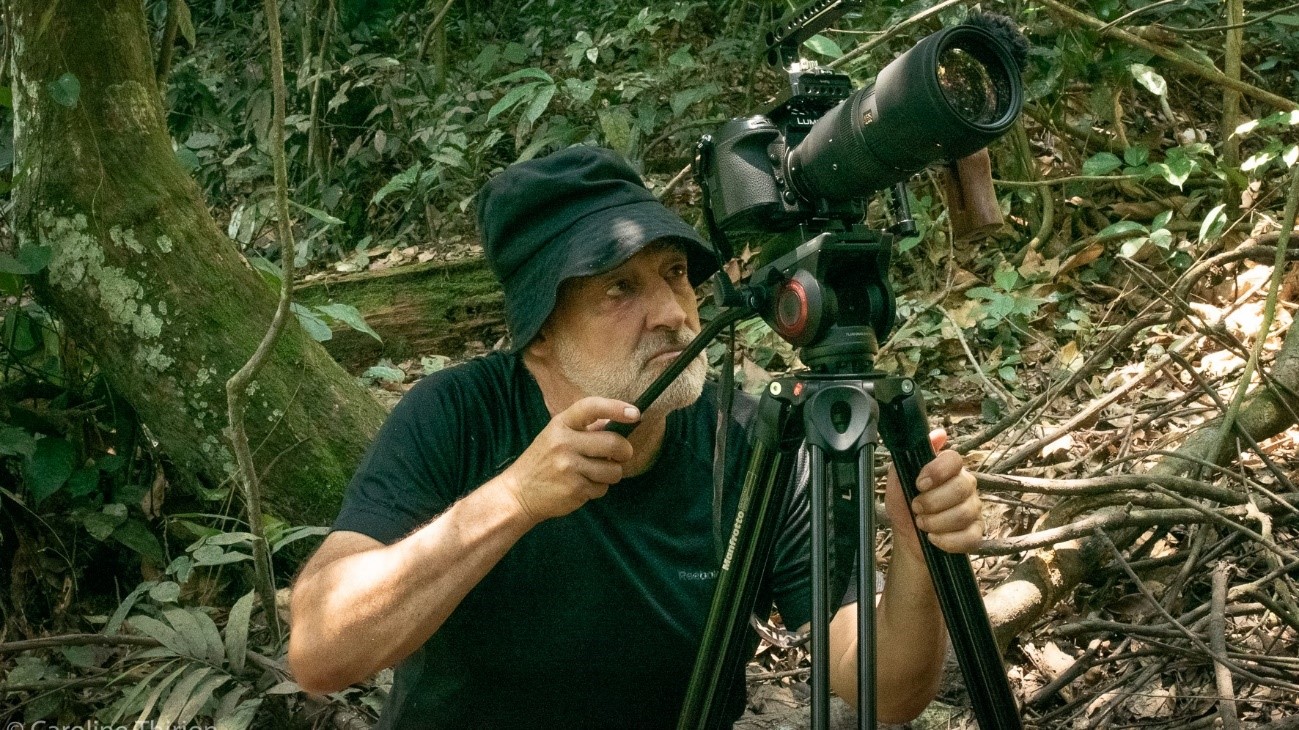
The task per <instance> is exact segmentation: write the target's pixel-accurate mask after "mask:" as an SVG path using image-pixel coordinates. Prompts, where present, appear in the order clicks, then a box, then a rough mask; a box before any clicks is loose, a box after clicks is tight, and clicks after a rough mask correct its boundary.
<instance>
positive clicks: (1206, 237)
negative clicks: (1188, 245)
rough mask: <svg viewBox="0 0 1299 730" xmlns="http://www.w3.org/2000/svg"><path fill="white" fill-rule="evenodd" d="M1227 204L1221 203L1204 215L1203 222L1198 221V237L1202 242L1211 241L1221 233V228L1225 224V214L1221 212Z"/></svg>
mask: <svg viewBox="0 0 1299 730" xmlns="http://www.w3.org/2000/svg"><path fill="white" fill-rule="evenodd" d="M1226 208H1227V204H1226V203H1221V204H1219V205H1218V206H1217V207H1215V208H1214V209H1213V210H1211V211H1209V214H1208V215H1206V216H1204V222H1202V223H1200V236H1199V239H1200V240H1201V241H1204V242H1208V241H1212V240H1214V239H1216V238H1217V237H1218V236H1221V235H1222V230H1223V228H1225V227H1226V226H1227V216H1226V214H1225V213H1223V211H1224V210H1226Z"/></svg>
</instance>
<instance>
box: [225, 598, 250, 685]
mask: <svg viewBox="0 0 1299 730" xmlns="http://www.w3.org/2000/svg"><path fill="white" fill-rule="evenodd" d="M253 598H254V594H253V591H249V592H248V593H247V594H245V595H244V597H243V598H240V599H239V600H238V601H235V605H234V607H233V608H231V609H230V616H229V618H227V619H226V636H225V652H226V661H227V662H229V663H230V671H231V672H234V673H235V674H239V673H241V672H243V670H244V661H245V660H246V659H247V658H248V622H249V618H250V617H251V616H252V613H253Z"/></svg>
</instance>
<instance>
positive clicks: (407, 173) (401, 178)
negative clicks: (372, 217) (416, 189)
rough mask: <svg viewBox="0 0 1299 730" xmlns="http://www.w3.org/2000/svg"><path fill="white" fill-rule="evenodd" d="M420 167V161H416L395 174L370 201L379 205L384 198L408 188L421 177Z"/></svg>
mask: <svg viewBox="0 0 1299 730" xmlns="http://www.w3.org/2000/svg"><path fill="white" fill-rule="evenodd" d="M420 169H421V165H420V163H418V162H416V163H415V164H414V165H412V166H411V167H409V168H407V169H406V170H403V171H402V172H399V173H397V174H396V175H393V177H392V179H391V180H389V181H388V182H386V183H384V186H383V187H381V188H379V192H377V193H375V194H374V197H373V198H371V199H370V203H371V204H372V205H378V204H379V203H382V202H383V199H384V198H386V197H388V196H389V195H391V194H392V193H397V192H401V191H404V190H408V189H409V188H410V186H411V185H413V184H414V183H415V180H416V179H417V178H418V177H419V173H420Z"/></svg>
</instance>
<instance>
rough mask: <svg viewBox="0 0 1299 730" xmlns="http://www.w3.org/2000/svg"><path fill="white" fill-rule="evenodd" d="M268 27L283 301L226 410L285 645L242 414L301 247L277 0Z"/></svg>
mask: <svg viewBox="0 0 1299 730" xmlns="http://www.w3.org/2000/svg"><path fill="white" fill-rule="evenodd" d="M262 7H263V9H264V10H265V14H266V28H267V31H268V32H269V35H270V45H271V86H272V92H273V97H274V105H273V114H272V120H271V158H272V160H273V166H274V170H275V212H276V218H277V220H276V237H277V238H278V239H279V244H280V266H281V276H280V299H279V304H278V305H277V306H276V308H275V316H274V317H273V318H272V319H271V326H270V328H269V329H268V330H267V331H266V335H265V336H264V337H262V341H261V343H259V344H258V345H257V350H256V351H255V352H254V353H253V355H252V357H251V358H249V360H248V362H246V363H244V366H243V367H242V368H240V369H239V372H237V373H235V374H234V376H233V377H231V378H230V380H229V381H227V382H226V410H227V417H228V419H229V423H230V425H229V437H230V441H231V443H232V445H233V447H234V452H235V458H236V461H237V462H238V465H239V473H240V476H241V486H242V487H243V492H244V503H245V504H244V506H245V508H246V510H247V511H248V531H249V532H251V533H252V534H253V569H254V572H255V580H256V584H257V595H258V599H259V600H260V601H261V603H262V609H263V610H264V611H265V612H266V624H267V627H268V628H269V629H270V632H271V642H272V644H273V645H274V646H277V647H278V646H279V645H280V643H281V638H282V632H281V630H280V618H279V613H278V612H277V611H276V607H275V574H274V572H273V567H272V565H271V556H270V549H269V547H268V545H267V543H266V528H265V525H264V524H263V522H262V495H261V482H260V480H259V478H258V475H257V465H256V464H255V463H254V462H253V455H252V452H251V450H250V449H249V445H248V432H247V430H246V428H245V425H244V413H245V411H246V410H247V405H248V385H249V384H250V383H251V382H252V380H253V378H254V377H256V375H257V373H258V371H260V370H261V369H262V366H263V365H264V364H265V363H266V360H267V358H269V357H270V354H271V348H273V347H274V346H275V342H276V341H277V340H278V339H279V337H280V333H281V332H283V331H284V327H285V325H286V324H287V323H288V316H289V305H290V300H291V297H292V292H293V288H292V287H293V257H294V256H295V255H296V254H297V246H296V245H295V244H294V242H293V229H292V226H290V224H289V223H290V218H289V192H288V189H289V175H288V165H287V162H286V161H285V154H284V116H285V111H284V107H285V97H286V96H288V92H287V90H286V89H285V88H284V44H283V41H282V36H281V33H280V8H279V4H278V2H277V0H263V1H262Z"/></svg>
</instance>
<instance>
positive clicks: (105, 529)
mask: <svg viewBox="0 0 1299 730" xmlns="http://www.w3.org/2000/svg"><path fill="white" fill-rule="evenodd" d="M108 506H109V507H112V506H114V505H108ZM116 506H118V507H120V506H122V505H116ZM125 521H126V515H124V514H121V513H120V512H119V511H117V510H112V511H110V510H109V509H108V508H107V507H105V508H104V511H103V512H91V513H90V514H87V515H86V516H85V517H83V518H81V526H82V527H84V528H86V532H89V533H90V536H91V537H93V538H95V539H96V540H100V541H103V540H107V539H108V538H110V537H112V536H113V531H114V530H116V529H117V528H118V527H119V526H120V525H121V524H122V523H123V522H125Z"/></svg>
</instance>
